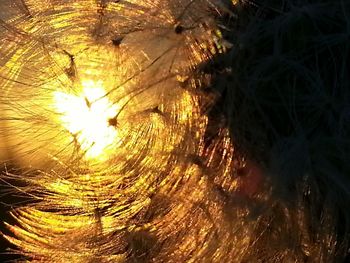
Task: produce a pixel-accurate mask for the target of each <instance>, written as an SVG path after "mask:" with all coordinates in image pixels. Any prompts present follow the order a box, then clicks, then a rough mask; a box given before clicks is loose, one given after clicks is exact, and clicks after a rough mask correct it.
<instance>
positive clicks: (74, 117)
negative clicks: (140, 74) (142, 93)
mask: <svg viewBox="0 0 350 263" xmlns="http://www.w3.org/2000/svg"><path fill="white" fill-rule="evenodd" d="M81 86H82V92H81V94H78V95H72V94H67V93H64V92H60V91H55V92H54V102H55V103H54V104H55V108H56V111H57V113H58V114H59V121H60V123H61V125H62V126H63V127H64V128H65V129H66V130H67V131H69V133H70V134H72V135H73V140H75V141H76V142H77V143H78V144H79V147H80V149H81V150H82V151H83V152H84V153H85V158H87V159H105V158H106V150H107V149H108V148H109V147H110V146H112V145H114V146H115V144H116V143H118V142H120V137H119V136H118V129H117V121H116V115H117V114H118V112H119V111H120V106H119V105H118V104H115V103H112V102H110V101H109V99H108V98H107V96H106V91H105V89H104V87H103V81H93V80H84V81H82V82H81Z"/></svg>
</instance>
